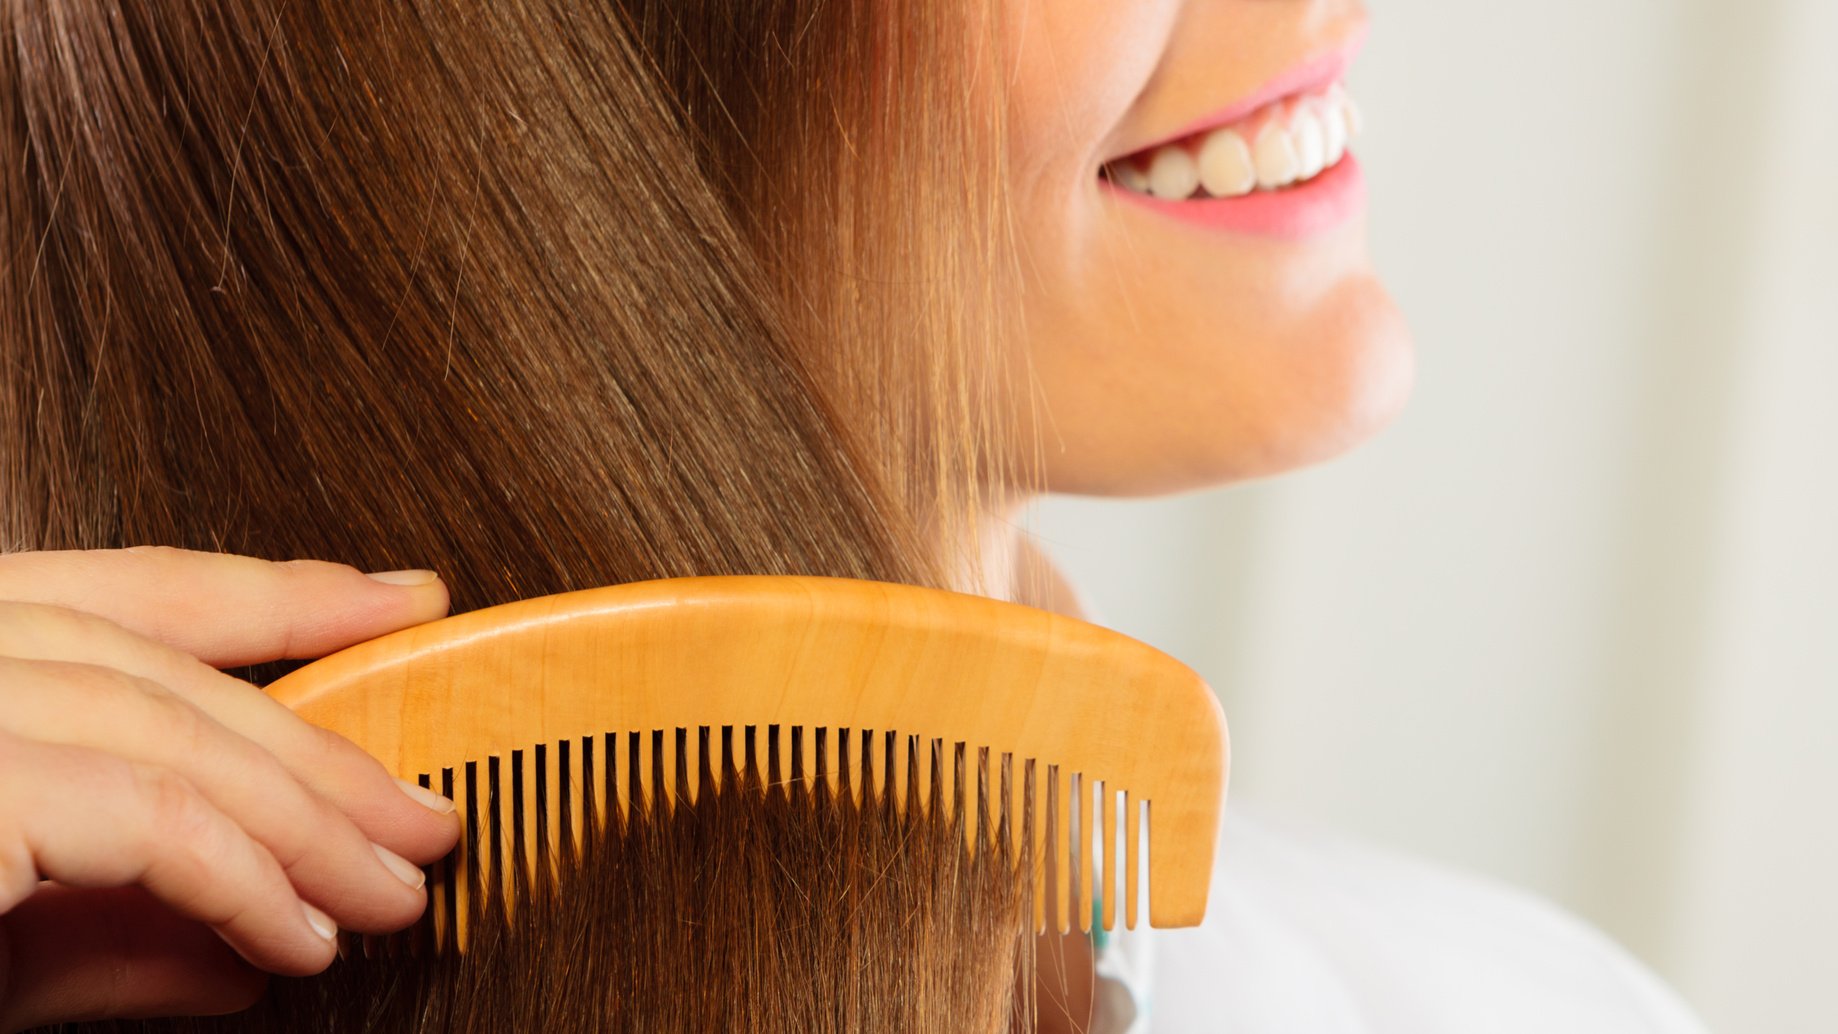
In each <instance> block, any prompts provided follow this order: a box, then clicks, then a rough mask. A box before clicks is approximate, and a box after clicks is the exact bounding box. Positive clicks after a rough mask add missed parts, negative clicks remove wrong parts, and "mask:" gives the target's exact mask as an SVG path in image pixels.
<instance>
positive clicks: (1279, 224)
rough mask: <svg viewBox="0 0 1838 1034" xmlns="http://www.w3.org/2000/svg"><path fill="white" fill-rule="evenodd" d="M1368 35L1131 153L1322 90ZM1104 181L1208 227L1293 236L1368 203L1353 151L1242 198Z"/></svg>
mask: <svg viewBox="0 0 1838 1034" xmlns="http://www.w3.org/2000/svg"><path fill="white" fill-rule="evenodd" d="M1365 38H1366V34H1365V31H1364V30H1363V29H1362V30H1361V31H1360V32H1359V33H1358V34H1357V35H1355V36H1354V37H1352V38H1351V39H1350V40H1348V41H1347V42H1346V43H1344V44H1343V45H1341V46H1340V47H1338V48H1336V49H1335V50H1333V51H1331V52H1329V53H1326V54H1323V55H1321V56H1319V57H1316V58H1313V59H1311V60H1309V61H1306V62H1304V63H1302V64H1300V65H1297V66H1296V67H1294V68H1292V69H1290V70H1289V71H1287V72H1284V73H1283V74H1281V75H1279V76H1277V77H1276V78H1275V79H1272V80H1270V81H1269V82H1267V83H1265V84H1264V85H1263V86H1261V87H1259V88H1258V89H1257V90H1255V91H1254V92H1252V93H1251V94H1250V95H1249V96H1247V97H1243V98H1241V99H1239V100H1237V101H1234V102H1233V103H1231V104H1229V105H1227V106H1226V107H1224V108H1221V109H1219V110H1218V111H1215V112H1213V113H1212V114H1209V115H1206V116H1204V117H1202V118H1198V119H1195V120H1194V121H1192V122H1190V123H1188V124H1187V125H1186V126H1185V127H1183V128H1182V129H1181V130H1180V131H1179V132H1176V133H1173V134H1170V135H1169V136H1167V137H1165V138H1163V139H1162V140H1160V141H1158V142H1156V143H1153V144H1150V145H1148V146H1147V147H1144V148H1140V149H1139V150H1138V151H1137V152H1132V153H1141V152H1142V151H1148V150H1152V149H1154V148H1156V147H1160V146H1162V145H1164V144H1170V143H1173V142H1175V141H1176V140H1181V139H1185V138H1186V137H1189V136H1192V135H1194V134H1196V133H1201V132H1206V131H1208V130H1212V129H1217V128H1219V127H1221V126H1229V125H1231V124H1233V123H1235V122H1238V121H1241V120H1242V119H1244V118H1246V117H1247V116H1249V115H1251V114H1253V113H1254V112H1256V111H1258V110H1259V109H1261V108H1263V107H1265V106H1266V105H1269V104H1272V103H1274V102H1276V101H1280V100H1282V99H1283V98H1285V97H1288V96H1290V95H1292V94H1298V93H1317V92H1320V91H1322V90H1324V89H1326V88H1327V87H1328V86H1329V85H1331V84H1333V83H1334V82H1336V81H1338V80H1339V79H1341V78H1342V77H1344V76H1345V75H1346V71H1347V68H1348V67H1349V66H1350V65H1351V64H1352V63H1353V58H1354V56H1355V55H1357V54H1358V53H1359V49H1360V47H1361V46H1362V45H1364V43H1365ZM1098 186H1099V189H1101V190H1103V191H1105V192H1106V193H1107V194H1108V195H1109V196H1112V197H1116V198H1119V199H1121V200H1124V201H1128V202H1131V203H1134V204H1138V205H1141V206H1143V207H1144V208H1147V209H1149V210H1150V211H1153V212H1157V213H1159V214H1161V215H1166V216H1169V217H1171V218H1174V219H1179V220H1181V221H1182V222H1185V223H1189V224H1191V225H1194V226H1198V227H1201V228H1204V229H1208V230H1218V231H1224V232H1228V233H1240V234H1250V235H1254V236H1261V237H1274V238H1280V239H1288V240H1295V239H1300V238H1303V237H1308V236H1312V235H1314V234H1316V233H1320V232H1322V231H1324V230H1327V229H1329V228H1331V227H1334V226H1337V225H1339V224H1341V223H1343V222H1345V221H1346V220H1347V219H1349V218H1351V217H1352V216H1353V215H1354V214H1355V213H1356V212H1358V211H1359V210H1360V209H1361V208H1363V207H1364V206H1365V201H1366V177H1365V173H1364V172H1363V171H1362V170H1361V169H1360V166H1359V162H1358V160H1357V159H1355V158H1354V157H1353V153H1352V152H1351V151H1348V152H1347V154H1346V156H1345V157H1343V158H1342V159H1341V160H1340V161H1339V162H1337V163H1336V164H1335V165H1334V166H1333V167H1331V168H1329V169H1326V170H1323V171H1322V172H1321V173H1320V174H1319V175H1317V176H1316V177H1315V178H1313V179H1311V180H1308V181H1307V182H1304V183H1299V184H1295V185H1293V186H1288V187H1283V188H1281V189H1279V190H1256V191H1252V192H1251V193H1249V194H1246V195H1243V196H1241V197H1228V198H1203V199H1200V200H1192V201H1169V200H1165V199H1162V198H1156V197H1150V196H1149V195H1147V194H1142V193H1138V192H1136V191H1133V190H1129V189H1126V188H1123V187H1119V186H1117V185H1116V184H1114V183H1112V182H1111V181H1110V180H1109V179H1108V178H1105V177H1100V178H1099V180H1098Z"/></svg>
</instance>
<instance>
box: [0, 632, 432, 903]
mask: <svg viewBox="0 0 1838 1034" xmlns="http://www.w3.org/2000/svg"><path fill="white" fill-rule="evenodd" d="M5 656H11V657H14V658H17V659H21V660H38V661H64V662H73V663H81V664H88V665H99V666H102V667H106V668H113V669H116V670H118V671H122V672H126V673H128V674H130V675H134V676H138V677H139V678H141V679H145V680H148V681H149V682H152V683H156V684H157V685H159V686H162V687H165V688H167V689H170V690H171V691H172V692H173V693H175V694H177V695H178V696H180V697H182V698H184V699H185V700H186V701H187V702H189V703H191V704H192V705H193V706H195V707H197V708H198V709H199V710H202V711H203V712H204V713H205V714H207V715H209V716H210V717H211V718H213V719H215V720H216V721H217V722H219V723H221V724H222V725H223V726H225V727H226V728H228V729H229V730H231V731H233V732H235V733H237V734H239V735H241V736H243V737H245V738H247V739H249V740H251V741H253V742H254V743H256V744H259V745H260V746H261V747H263V748H264V749H265V750H267V751H268V752H269V753H270V754H272V755H273V757H274V758H276V759H278V760H279V762H280V764H281V765H282V766H283V767H284V768H285V769H286V770H287V772H288V773H289V774H290V775H291V776H292V777H293V778H294V779H296V780H298V781H299V782H300V783H302V784H304V785H305V786H306V787H308V788H309V789H311V790H312V791H313V792H314V793H316V794H318V795H319V796H320V797H321V798H322V799H324V800H325V801H326V803H328V804H330V805H331V806H332V807H334V808H336V809H337V810H338V811H340V812H342V813H343V814H344V815H346V816H348V817H349V818H350V819H351V821H352V822H354V823H356V825H357V828H358V829H359V830H360V831H361V832H362V833H363V835H364V836H365V837H366V838H368V839H369V840H371V841H373V842H375V843H378V844H381V845H382V846H384V847H385V848H388V849H389V850H390V851H393V852H394V853H396V854H398V855H401V856H402V857H404V858H407V859H409V860H410V861H412V862H415V863H417V864H422V865H425V864H427V863H429V862H432V861H434V860H435V859H437V858H439V857H441V856H443V855H445V854H446V853H447V852H448V851H451V850H452V849H453V846H454V845H455V844H456V843H458V842H459V834H460V827H459V819H458V817H457V816H456V815H455V814H453V812H452V811H451V810H450V809H451V807H452V804H451V802H448V801H439V802H437V806H438V808H439V809H441V810H434V809H432V808H430V807H429V806H428V805H427V804H425V803H422V802H421V801H419V800H417V799H414V798H411V797H410V796H409V795H408V794H407V793H405V792H404V791H403V788H402V787H401V786H400V785H398V783H397V782H396V780H395V778H394V777H392V776H391V775H390V774H389V772H388V771H387V770H385V769H384V768H383V765H382V764H381V763H380V762H379V761H377V759H376V758H373V757H371V756H370V755H369V754H366V753H364V751H362V750H360V749H359V748H358V747H357V745H356V744H354V743H352V742H351V741H350V740H347V739H345V738H344V737H342V736H338V735H336V734H334V733H331V732H328V731H326V730H324V729H321V728H319V727H318V726H315V725H312V724H310V723H308V722H306V721H304V720H302V719H301V718H300V717H299V716H298V715H296V714H294V713H293V712H292V711H290V710H288V709H287V707H286V706H284V705H282V704H281V703H279V702H278V701H276V700H275V699H274V698H272V697H270V696H268V695H267V694H266V693H263V692H262V691H261V690H259V689H257V688H255V687H254V686H251V685H249V684H248V683H246V682H243V681H241V680H239V679H235V678H232V677H230V676H228V675H225V674H224V673H222V672H220V671H217V670H216V669H215V668H212V667H210V666H209V665H207V664H205V663H203V662H201V661H199V660H197V659H196V658H194V657H191V656H189V655H187V654H185V653H183V652H181V651H179V650H177V649H174V648H172V647H169V646H165V645H163V644H161V643H156V642H153V641H152V640H148V639H142V638H140V637H138V636H136V635H133V634H131V633H130V632H128V631H127V630H125V629H123V628H121V627H120V626H119V625H116V624H114V623H113V622H111V621H108V620H105V619H103V618H99V617H96V616H94V615H92V614H85V613H82V612H80V611H75V610H69V609H66V608H62V607H49V606H40V605H36V604H23V603H0V657H5ZM80 677H82V678H83V679H85V681H86V684H88V683H93V681H94V680H93V679H91V678H90V677H89V676H88V675H87V674H82V675H81V676H80ZM91 689H92V691H96V692H100V690H97V689H96V687H94V686H93V685H92V686H91ZM0 699H4V690H3V689H0ZM96 706H98V707H100V706H107V705H106V702H99V703H98V704H97V705H96ZM57 710H58V715H59V716H61V721H62V722H63V723H64V724H69V723H71V722H73V721H75V720H78V719H80V720H81V721H83V722H84V723H86V724H87V723H88V722H89V720H90V717H89V712H88V711H86V710H84V709H80V708H74V707H73V706H72V705H71V703H70V701H69V699H68V698H67V697H66V698H61V699H60V700H59V701H58V707H57ZM4 727H5V726H4V724H0V728H4ZM56 738H57V739H58V741H59V742H83V743H88V744H89V745H91V746H99V745H100V744H99V743H98V742H96V741H95V739H94V737H85V736H83V735H81V734H79V732H77V731H74V730H66V731H64V732H62V733H59V734H58V735H57V736H56ZM132 738H134V739H136V740H140V739H145V738H146V737H145V733H144V732H138V731H137V732H135V733H134V735H133V737H132ZM148 760H151V759H148ZM346 925H350V924H349V923H347V924H346Z"/></svg>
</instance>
